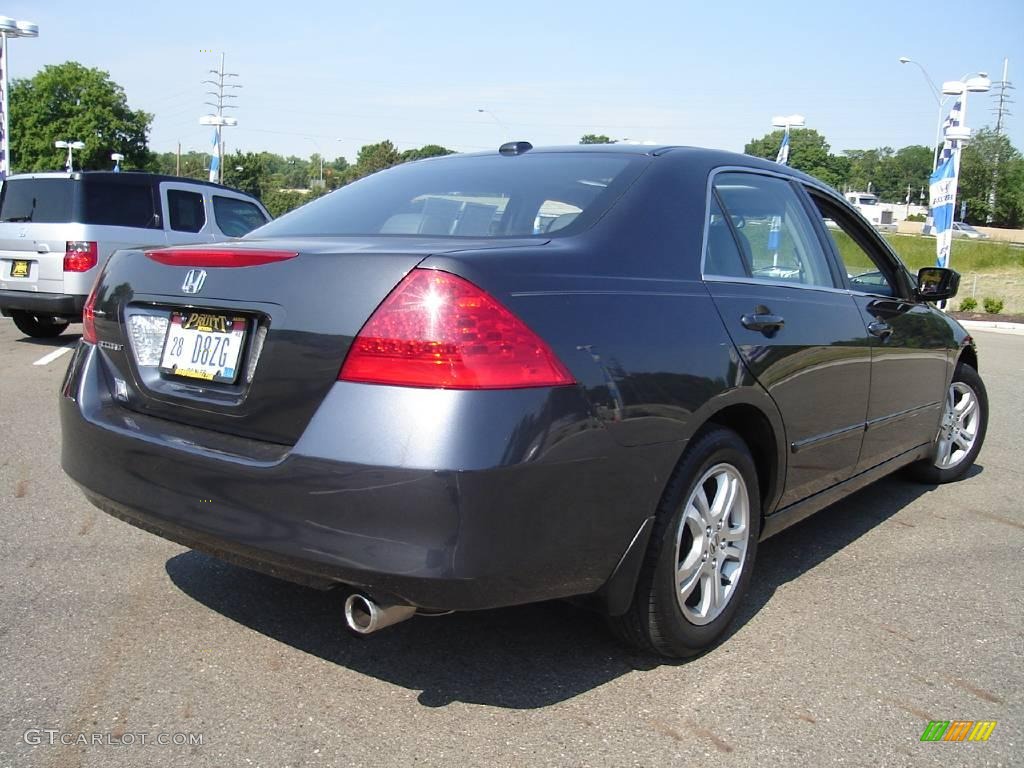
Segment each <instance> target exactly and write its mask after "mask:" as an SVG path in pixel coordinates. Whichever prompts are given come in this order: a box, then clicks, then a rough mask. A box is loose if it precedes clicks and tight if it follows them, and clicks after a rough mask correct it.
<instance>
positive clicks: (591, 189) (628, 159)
mask: <svg viewBox="0 0 1024 768" xmlns="http://www.w3.org/2000/svg"><path fill="white" fill-rule="evenodd" d="M646 161H647V158H645V157H642V156H625V155H618V154H610V153H609V154H602V153H590V152H577V153H574V152H564V153H562V152H538V153H536V154H526V155H520V156H515V157H503V156H500V155H498V156H496V155H485V156H465V157H446V158H443V159H438V160H424V161H420V162H414V163H407V164H404V165H399V166H396V167H394V168H391V169H389V170H386V171H381V172H379V173H375V174H373V175H371V176H368V177H366V178H365V179H361V180H360V181H357V182H355V183H354V184H349V185H348V186H345V187H342V188H341V189H339V190H338V191H336V192H333V193H331V194H330V195H327V196H326V197H323V198H320V199H319V200H314V201H313V202H311V203H307V204H306V205H304V206H302V207H301V208H298V209H296V210H295V211H293V212H292V213H289V214H287V215H285V216H283V217H281V218H280V219H277V220H275V221H273V222H271V223H270V224H267V225H266V226H265V227H261V228H260V229H259V231H258V236H259V237H282V236H283V237H299V236H310V235H312V236H316V235H329V236H339V235H341V236H343V235H376V234H388V235H431V236H434V237H437V236H440V237H483V238H494V237H530V236H534V237H543V238H549V237H551V236H553V235H555V234H556V233H557V234H558V235H560V234H572V233H575V232H579V231H581V230H583V229H586V228H587V227H589V226H590V225H591V224H593V223H594V222H595V221H596V220H597V219H598V218H599V217H600V216H601V215H602V214H603V213H604V212H605V211H607V210H608V208H609V207H610V206H611V205H612V203H614V202H615V200H616V199H617V198H618V197H619V195H621V194H622V192H623V190H625V189H626V187H628V186H629V184H630V183H631V182H632V181H633V180H634V179H636V177H637V176H638V175H639V174H640V172H641V171H642V170H643V168H644V167H645V165H646ZM559 219H560V220H559Z"/></svg>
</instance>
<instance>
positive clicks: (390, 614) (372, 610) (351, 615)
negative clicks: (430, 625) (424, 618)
mask: <svg viewBox="0 0 1024 768" xmlns="http://www.w3.org/2000/svg"><path fill="white" fill-rule="evenodd" d="M415 613H416V608H415V607H413V606H411V605H381V604H379V603H376V602H374V601H373V600H371V599H370V598H369V597H367V596H366V595H361V594H359V593H358V592H353V593H352V594H351V595H349V596H348V597H347V598H345V624H346V625H347V626H348V628H349V629H351V630H352V631H353V632H355V633H356V634H359V635H369V634H371V633H373V632H376V631H377V630H380V629H384V627H390V626H391V625H392V624H398V623H399V622H401V621H405V620H406V619H411V618H412V617H413V616H414V615H415Z"/></svg>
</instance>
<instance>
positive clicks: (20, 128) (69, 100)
mask: <svg viewBox="0 0 1024 768" xmlns="http://www.w3.org/2000/svg"><path fill="white" fill-rule="evenodd" d="M10 114H11V121H10V122H11V155H12V160H13V163H12V165H13V167H14V168H15V169H16V170H19V171H49V170H56V169H59V168H63V167H64V161H65V156H66V151H65V150H63V149H57V148H56V147H54V146H53V143H54V142H55V141H58V140H65V141H67V140H74V141H82V142H85V149H80V150H77V151H76V152H75V168H80V169H86V170H103V169H106V170H109V169H111V168H112V167H113V161H112V160H111V159H110V155H111V153H112V152H120V153H121V154H123V155H124V161H123V162H122V164H121V165H122V167H123V168H125V169H144V170H152V169H153V168H154V158H153V156H152V154H151V153H150V151H149V148H148V145H147V134H148V132H149V126H150V123H151V122H152V121H153V116H152V115H150V114H148V113H146V112H142V111H140V110H133V109H131V108H130V107H129V106H128V98H127V96H126V95H125V92H124V89H123V88H121V86H120V85H118V84H117V83H115V82H114V81H113V80H111V79H110V76H109V75H108V74H107V73H106V72H103V71H102V70H99V69H90V68H88V67H84V66H82V65H81V64H78V63H77V62H74V61H68V62H65V63H64V64H51V65H48V66H45V67H43V68H42V69H41V70H40V71H39V72H37V73H36V74H35V75H34V76H33V77H31V78H29V79H20V80H15V81H14V82H13V83H12V84H11V92H10Z"/></svg>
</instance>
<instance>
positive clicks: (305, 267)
mask: <svg viewBox="0 0 1024 768" xmlns="http://www.w3.org/2000/svg"><path fill="white" fill-rule="evenodd" d="M528 242H529V243H530V244H536V243H537V241H528ZM460 245H462V247H472V246H473V244H470V243H466V244H460ZM475 245H476V246H477V247H494V245H495V244H494V242H493V241H491V242H488V243H486V244H484V243H477V244H475ZM451 250H452V242H451V240H447V241H445V240H437V239H428V238H419V237H377V238H335V239H330V240H326V239H318V238H308V239H303V240H288V241H265V242H261V241H246V242H244V243H233V244H230V245H227V246H218V247H216V248H211V247H209V246H192V247H185V248H173V249H161V250H154V251H148V252H147V251H121V252H119V253H117V254H115V256H114V257H113V258H112V259H111V260H110V262H109V263H108V266H107V268H106V269H105V270H104V273H103V275H102V277H101V278H100V284H99V288H98V290H97V294H96V296H97V298H96V304H95V309H96V319H95V328H96V334H97V343H98V346H99V347H100V352H101V355H102V358H103V360H104V364H105V365H106V366H107V369H108V371H109V384H110V387H111V393H112V395H113V396H114V397H115V398H117V399H118V400H120V402H121V404H122V405H124V406H125V407H127V408H130V409H134V410H137V411H139V412H143V413H147V414H150V415H154V416H159V417H161V418H166V419H171V420H174V421H178V422H183V423H188V424H192V425H194V426H196V427H201V428H205V429H212V430H216V431H220V432H225V433H230V434H234V435H239V436H243V437H249V438H253V439H259V440H265V441H269V442H277V443H283V444H293V443H294V442H295V441H296V440H297V439H298V438H299V436H300V435H301V434H302V432H303V430H304V429H305V427H306V425H307V424H308V422H309V420H310V418H311V417H312V415H313V413H314V412H315V411H316V409H317V407H318V406H319V405H320V402H321V401H322V400H323V398H324V397H325V396H326V394H327V392H328V391H329V390H330V388H331V387H332V386H333V385H334V383H335V381H336V380H337V377H338V372H339V370H340V369H341V365H342V362H343V361H344V358H345V355H346V353H347V352H348V349H349V346H350V345H351V343H352V339H353V338H354V337H355V336H356V334H357V333H358V332H359V330H360V328H361V327H362V326H363V324H364V323H365V322H366V320H367V319H368V318H369V317H370V315H371V314H372V313H373V311H374V309H376V307H377V306H378V305H379V304H380V302H381V301H383V299H384V298H385V297H386V296H387V295H388V293H390V292H391V290H392V289H393V288H394V287H395V286H396V285H397V284H398V283H399V282H400V281H401V280H402V278H403V277H405V275H406V274H407V273H408V272H409V271H410V270H411V269H413V268H414V267H415V266H416V265H417V264H418V263H419V262H420V261H422V260H423V259H424V258H425V257H427V256H429V255H431V254H433V253H438V252H450V251H451ZM233 261H234V262H235V263H237V264H244V265H245V266H216V264H228V263H231V262H233ZM178 339H180V340H181V343H180V344H179V343H178ZM197 339H198V341H197ZM206 339H211V341H210V342H207V341H205V340H206ZM204 345H206V348H205V349H204ZM204 352H207V353H209V354H208V355H206V356H205V359H204ZM174 361H177V363H176V364H175V365H169V363H173V362H174ZM211 371H216V372H217V373H216V374H215V375H214V377H213V378H201V377H203V376H207V377H208V376H209V375H210V373H211Z"/></svg>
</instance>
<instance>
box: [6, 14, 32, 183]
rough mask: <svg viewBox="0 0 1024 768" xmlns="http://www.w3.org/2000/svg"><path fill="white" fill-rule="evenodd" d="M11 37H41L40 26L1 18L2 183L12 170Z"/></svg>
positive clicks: (29, 22)
mask: <svg viewBox="0 0 1024 768" xmlns="http://www.w3.org/2000/svg"><path fill="white" fill-rule="evenodd" d="M11 37H39V25H38V24H35V23H33V22H31V21H17V20H15V19H12V18H10V17H9V16H0V38H2V40H0V75H2V77H0V88H2V89H3V98H2V99H0V108H2V109H3V112H4V113H3V120H2V121H0V130H2V131H3V136H0V139H2V141H0V181H3V180H4V179H5V178H7V176H8V174H9V173H10V172H11V170H12V166H11V120H10V113H11V109H10V106H11V105H10V98H9V96H8V90H9V89H8V77H7V72H8V70H9V69H10V68H11V67H10V60H9V59H8V58H7V40H8V38H11Z"/></svg>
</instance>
